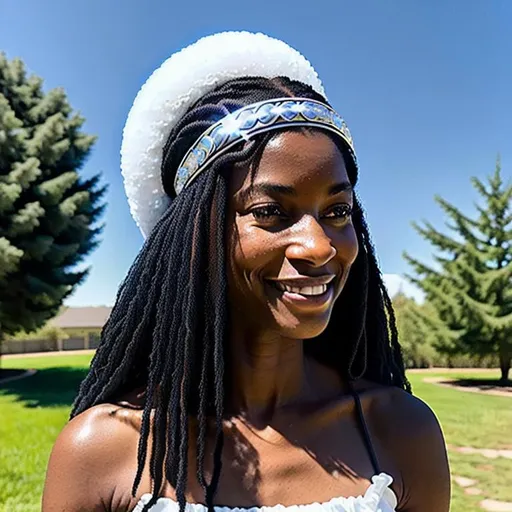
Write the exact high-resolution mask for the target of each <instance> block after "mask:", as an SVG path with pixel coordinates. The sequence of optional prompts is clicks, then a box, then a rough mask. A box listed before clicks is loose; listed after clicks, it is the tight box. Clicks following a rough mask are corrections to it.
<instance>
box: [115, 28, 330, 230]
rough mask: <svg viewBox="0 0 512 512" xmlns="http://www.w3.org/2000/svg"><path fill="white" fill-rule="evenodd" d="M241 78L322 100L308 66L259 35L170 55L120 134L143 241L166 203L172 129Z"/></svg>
mask: <svg viewBox="0 0 512 512" xmlns="http://www.w3.org/2000/svg"><path fill="white" fill-rule="evenodd" d="M244 76H262V77H266V78H274V77H276V76H286V77H288V78H290V79H292V80H298V81H300V82H303V83H305V84H307V85H310V86H311V87H313V89H315V90H316V91H317V92H318V93H320V94H322V95H323V96H324V97H325V92H324V89H323V86H322V83H321V81H320V79H319V78H318V75H317V73H316V72H315V70H314V69H313V67H312V66H311V64H310V63H309V62H308V61H307V60H306V59H305V58H304V57H303V56H302V55H301V54H300V53H299V52H298V51H296V50H294V49H293V48H291V47H290V46H288V45H287V44H286V43H284V42H282V41H280V40H278V39H273V38H271V37H268V36H266V35H264V34H253V33H250V32H222V33H220V34H214V35H212V36H208V37H204V38H202V39H200V40H199V41H197V42H196V43H194V44H192V45H190V46H188V47H187V48H185V49H183V50H181V51H179V52H177V53H175V54H174V55H172V56H171V57H170V58H169V59H167V60H166V61H165V62H164V63H163V64H162V65H161V66H160V67H159V68H158V69H157V70H156V71H154V72H153V74H152V75H151V76H150V77H149V79H148V80H147V82H146V83H145V84H144V85H143V86H142V88H141V90H140V91H139V93H138V94H137V97H136V98H135V101H134V103H133V106H132V108H131V110H130V113H129V114H128V119H127V121H126V125H125V127H124V130H123V141H122V146H121V172H122V175H123V178H124V186H125V190H126V195H127V196H128V203H129V205H130V211H131V213H132V216H133V218H134V219H135V222H136V223H137V225H138V226H139V228H140V230H141V231H142V234H143V236H144V237H147V236H148V235H149V233H150V231H151V230H152V228H153V227H154V226H155V224H156V223H157V222H158V220H159V219H160V217H161V216H162V215H163V213H164V212H165V210H166V208H167V207H168V205H169V203H170V201H171V200H170V198H169V197H168V196H167V195H166V193H165V192H164V190H163V186H162V182H161V178H160V167H161V164H162V150H163V146H164V145H165V143H166V141H167V138H168V137H169V134H170V132H171V130H172V128H173V127H174V125H175V124H176V123H177V122H178V121H179V119H180V118H181V117H182V116H183V115H184V114H185V113H186V112H187V110H188V108H189V107H190V106H191V105H192V104H193V103H195V102H196V101H197V100H198V99H199V98H201V97H202V96H203V95H204V94H206V93H207V92H209V91H211V90H213V89H215V88H216V87H218V86H219V85H222V84H223V83H225V82H227V81H229V80H231V79H233V78H238V77H244Z"/></svg>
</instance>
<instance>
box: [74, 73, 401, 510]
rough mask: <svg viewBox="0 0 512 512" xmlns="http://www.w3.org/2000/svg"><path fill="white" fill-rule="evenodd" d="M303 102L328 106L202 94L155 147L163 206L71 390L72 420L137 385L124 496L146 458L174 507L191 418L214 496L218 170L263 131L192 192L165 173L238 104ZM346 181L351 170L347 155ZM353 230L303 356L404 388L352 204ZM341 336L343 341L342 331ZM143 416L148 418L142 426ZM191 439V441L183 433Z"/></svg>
mask: <svg viewBox="0 0 512 512" xmlns="http://www.w3.org/2000/svg"><path fill="white" fill-rule="evenodd" d="M284 96H286V97H288V96H290V97H292V96H297V97H303V98H311V99H315V100H319V101H322V102H324V103H327V102H326V100H325V98H323V97H322V96H321V95H320V94H318V93H316V92H315V91H314V90H313V89H312V88H311V87H309V86H307V85H305V84H303V83H301V82H297V81H292V80H290V79H288V78H284V77H280V78H275V79H266V78H260V77H252V78H242V79H234V80H231V81H229V82H227V83H225V84H224V85H222V86H219V87H218V88H217V89H215V90H213V91H211V92H209V93H207V94H205V95H204V96H203V97H202V98H201V99H200V100H199V101H198V102H197V103H196V104H195V105H193V106H192V107H191V108H190V109H189V111H188V113H187V114H186V115H185V116H184V117H183V118H182V119H181V120H180V121H179V123H178V124H177V125H176V126H175V127H174V129H173V130H172V133H171V134H170V136H169V138H168V141H167V143H166V145H165V147H164V149H163V164H162V182H163V185H164V189H165V191H166V193H167V194H168V195H169V196H170V197H172V198H173V200H172V202H171V204H170V206H169V208H168V209H167V211H166V212H165V214H164V215H163V217H162V218H161V219H160V221H159V222H158V224H157V225H156V226H155V228H154V229H153V230H152V232H151V234H150V236H149V238H148V239H147V240H146V242H145V244H144V246H143V248H142V250H141V251H140V253H139V254H138V256H137V258H136V260H135V262H134V263H133V265H132V267H131V268H130V270H129V273H128V275H127V277H126V278H125V280H124V281H123V283H122V284H121V286H120V289H119V291H118V295H117V298H116V302H115V305H114V308H113V310H112V313H111V315H110V318H109V319H108V321H107V323H106V324H105V326H104V328H103V331H102V334H101V342H100V345H99V348H98V349H97V351H96V354H95V356H94V358H93V361H92V363H91V368H90V371H89V373H88V375H87V377H86V378H85V380H84V381H83V382H82V385H81V387H80V390H79V393H78V396H77V398H76V400H75V403H74V407H73V411H72V413H71V417H74V416H76V415H78V414H80V413H81V412H83V411H85V410H87V409H88V408H90V407H92V406H94V405H96V404H101V403H108V402H114V401H115V399H116V397H119V395H120V394H121V393H122V392H124V391H126V390H128V389H130V388H132V389H133V388H135V387H137V386H143V387H144V388H145V404H144V409H143V414H142V424H141V430H140V441H139V447H138V470H137V473H136V475H135V478H134V483H133V489H132V492H133V495H134V496H135V494H136V491H137V488H138V486H139V484H140V482H141V478H142V474H143V469H144V467H145V465H146V462H147V460H148V453H147V452H148V444H149V443H148V438H149V434H150V432H151V435H152V447H151V453H150V454H149V470H150V477H151V479H152V483H153V496H152V499H151V501H149V503H147V505H146V507H145V509H144V510H148V509H149V508H150V507H151V506H152V505H153V504H154V503H155V502H156V500H157V497H158V493H159V490H160V489H161V488H162V485H163V483H164V482H165V479H166V480H168V481H169V482H170V483H171V485H172V486H173V487H174V489H175V492H176V497H177V500H178V502H179V504H180V508H181V510H182V511H183V510H184V508H185V492H186V487H187V474H188V453H189V452H188V448H189V426H190V423H189V422H190V418H191V416H193V417H195V419H196V421H197V438H196V439H194V440H193V441H195V442H196V453H197V478H198V481H199V483H200V484H201V486H202V487H203V489H204V492H205V501H206V505H207V506H208V508H209V509H210V510H212V509H213V499H214V495H215V491H216V488H217V485H218V482H219V477H220V472H221V455H222V446H223V416H224V405H225V404H224V397H225V389H226V382H227V380H228V377H229V368H228V367H227V366H226V365H227V362H226V358H225V344H226V337H227V336H228V333H227V326H228V298H227V284H226V283H227V269H226V259H227V258H226V256H227V255H226V251H225V226H226V216H227V213H226V212H227V201H228V197H227V196H228V192H227V191H228V180H229V169H231V168H232V167H233V166H234V165H235V164H239V163H244V162H245V163H251V162H253V161H254V159H255V158H257V157H258V154H261V151H262V148H264V146H265V144H266V143H267V142H268V140H270V138H271V135H269V134H266V135H264V136H259V137H255V138H254V139H252V140H251V141H250V142H247V143H245V144H243V145H242V144H240V145H239V146H237V147H235V148H234V149H232V150H231V151H230V152H228V153H226V154H224V155H222V156H221V157H220V158H219V159H218V160H217V161H216V162H215V163H214V164H212V165H211V167H210V168H209V169H208V170H207V171H205V172H203V173H202V174H201V175H200V176H199V177H198V178H197V179H196V180H195V182H194V183H193V184H191V185H190V186H189V187H187V188H186V189H185V190H184V191H182V192H181V193H180V194H179V196H177V197H176V196H175V192H174V188H173V180H174V175H175V172H176V170H177V167H178V165H179V163H180V161H181V159H182V158H183V156H184V154H185V153H186V151H187V150H188V149H189V148H190V147H191V145H192V144H193V143H194V142H195V140H197V138H198V137H199V136H200V135H201V134H202V133H203V132H204V131H205V130H206V129H207V128H208V127H209V126H211V125H212V124H213V123H215V122H216V121H218V120H219V119H221V118H222V117H224V116H225V115H226V114H227V113H229V112H233V111H235V110H237V109H239V108H241V107H243V106H245V105H248V104H251V103H255V102H258V101H263V100H268V99H272V98H277V97H284ZM333 140H334V141H335V142H336V144H337V145H338V147H340V150H341V151H342V152H343V153H344V155H345V160H346V165H347V169H348V173H349V178H350V180H351V182H352V184H353V185H354V184H355V182H356V181H357V172H356V171H357V169H356V167H355V165H354V163H353V161H352V159H351V158H350V157H348V156H347V153H346V148H344V147H343V145H342V144H341V143H340V142H339V141H338V140H337V139H335V138H334V137H333ZM353 224H354V227H355V230H356V233H357V238H358V242H359V247H360V250H359V254H358V256H357V259H356V261H355V262H354V264H353V266H352V268H351V271H350V274H349V277H348V280H347V283H346V285H345V288H344V291H343V292H342V294H341V296H340V298H339V299H338V300H337V301H336V303H335V305H334V309H333V312H332V315H331V319H330V322H329V325H328V327H327V328H326V330H325V331H324V332H323V333H322V334H321V335H320V336H318V337H317V338H316V339H314V340H308V341H306V342H305V351H306V353H307V354H309V355H310V356H311V357H315V358H316V359H317V360H319V361H321V362H323V363H325V364H327V365H329V366H331V367H334V368H335V369H336V370H337V371H338V372H339V373H340V374H341V375H342V376H343V377H345V378H346V379H348V380H355V379H357V378H359V377H363V376H364V377H365V378H367V379H370V380H373V381H375V382H378V383H382V384H385V385H390V386H398V387H400V388H403V389H405V390H406V391H408V392H410V386H409V383H408V382H407V380H406V378H405V372H404V365H403V361H402V355H401V351H400V346H399V343H398V336H397V329H396V325H395V316H394V313H393V308H392V305H391V300H390V298H389V295H388V293H387V291H386V288H385V286H384V284H383V280H382V276H381V273H380V270H379V267H378V264H377V260H376V257H375V253H374V249H373V246H372V243H371V241H370V236H369V232H368V228H367V225H366V222H365V219H364V216H363V211H362V208H361V206H360V203H359V201H358V200H357V198H356V200H355V207H354V213H353ZM341 333H343V335H341ZM152 412H154V417H153V418H152ZM209 418H213V419H214V420H215V427H214V436H213V437H214V453H213V472H212V475H211V478H210V481H209V482H207V478H206V475H205V457H206V450H205V446H206V439H207V432H208V429H209V425H210V423H209V422H208V420H209ZM194 437H195V436H194Z"/></svg>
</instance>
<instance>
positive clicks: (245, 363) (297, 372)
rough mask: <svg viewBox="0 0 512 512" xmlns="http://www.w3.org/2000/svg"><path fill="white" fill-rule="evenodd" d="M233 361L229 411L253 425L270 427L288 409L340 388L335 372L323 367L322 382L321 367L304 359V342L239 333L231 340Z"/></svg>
mask: <svg viewBox="0 0 512 512" xmlns="http://www.w3.org/2000/svg"><path fill="white" fill-rule="evenodd" d="M231 361H232V364H231V365H230V367H231V368H230V370H231V383H230V387H231V390H232V392H231V397H230V398H231V400H230V405H231V407H230V409H232V410H233V412H235V413H239V414H243V415H244V417H245V418H246V419H248V420H249V421H251V423H266V424H268V423H270V422H271V421H272V419H273V418H274V416H275V415H276V413H278V412H279V411H280V410H282V409H283V408H285V407H290V406H293V405H299V404H304V403H306V402H310V401H313V400H315V399H321V398H323V397H322V396H321V395H324V393H325V392H326V388H328V389H329V391H328V393H329V394H332V393H333V392H337V391H338V390H339V389H340V388H341V386H340V382H339V379H338V377H337V376H336V375H335V374H334V372H331V371H330V370H327V369H325V368H323V367H322V369H321V370H320V371H321V372H322V373H325V376H320V379H319V365H318V364H315V363H312V362H310V361H309V360H308V359H307V358H306V357H305V355H304V350H303V343H302V341H301V340H296V339H289V338H282V337H278V336H267V337H259V338H258V339H255V338H254V337H252V338H249V337H248V336H244V335H242V333H238V334H237V335H234V336H232V337H231ZM322 377H324V378H322ZM319 385H320V387H319Z"/></svg>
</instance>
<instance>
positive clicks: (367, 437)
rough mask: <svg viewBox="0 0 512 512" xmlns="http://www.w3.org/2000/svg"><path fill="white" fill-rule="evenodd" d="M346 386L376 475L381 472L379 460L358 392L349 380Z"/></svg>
mask: <svg viewBox="0 0 512 512" xmlns="http://www.w3.org/2000/svg"><path fill="white" fill-rule="evenodd" d="M348 387H349V389H350V392H351V393H352V396H353V397H354V402H355V404H356V413H357V419H358V422H359V426H360V427H361V431H362V434H363V440H364V444H365V445H366V449H367V450H368V454H369V455H370V460H371V462H372V466H373V470H374V471H375V474H376V475H378V474H380V473H381V470H380V465H379V460H378V459H377V454H376V453H375V449H374V447H373V443H372V438H371V436H370V431H369V430H368V425H367V424H366V420H365V418H364V412H363V407H362V405H361V399H360V398H359V395H358V393H357V392H356V390H355V389H354V386H353V384H352V383H351V382H350V381H349V384H348Z"/></svg>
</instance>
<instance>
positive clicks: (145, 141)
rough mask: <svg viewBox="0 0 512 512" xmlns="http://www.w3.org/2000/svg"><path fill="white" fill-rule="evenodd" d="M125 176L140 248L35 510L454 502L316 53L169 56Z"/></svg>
mask: <svg viewBox="0 0 512 512" xmlns="http://www.w3.org/2000/svg"><path fill="white" fill-rule="evenodd" d="M122 168H123V175H124V178H125V186H126V191H127V195H128V199H129V202H130V206H131V210H132V213H133V215H134V218H135V220H136V221H137V223H138V225H139V226H140V227H141V229H142V231H143V233H144V234H145V235H148V238H147V240H146V243H145V245H144V247H143V249H142V250H141V252H140V254H139V255H138V257H137V259H136V261H135V263H134V264H133V266H132V268H131V269H130V272H129V274H128V276H127V278H126V279H125V281H124V283H123V284H122V286H121V288H120V290H119V293H118V297H117V300H116V304H115V306H114V308H113V311H112V314H111V317H110V319H109V321H108V323H107V324H106V326H105V328H104V330H103V333H102V341H101V345H100V347H99V349H98V351H97V353H96V355H95V357H94V359H93V362H92V365H91V369H90V372H89V374H88V376H87V377H86V379H85V381H84V382H83V384H82V386H81V388H80V392H79V395H78V397H77V399H76V402H75V404H74V409H73V412H72V420H71V421H70V423H69V424H68V425H67V426H66V427H65V428H64V430H63V432H62V433H61V434H60V436H59V438H58V440H57V442H56V444H55V447H54V450H53V453H52V456H51V459H50V463H49V468H48V475H47V481H46V486H45V492H44V498H43V511H44V512H54V511H61V510H62V511H66V512H73V511H81V510H84V511H85V510H87V511H90V510H108V511H136V512H140V511H142V510H151V511H152V512H158V511H175V510H176V511H177V510H178V509H179V510H184V509H185V507H186V504H188V503H195V504H196V505H194V506H193V507H192V508H191V510H196V511H197V512H200V511H203V510H206V508H208V509H209V510H210V511H211V510H213V509H214V507H216V506H222V507H225V508H224V510H226V511H227V510H230V509H232V508H238V509H239V508H251V509H254V510H260V509H262V510H265V511H266V512H273V511H274V509H275V510H276V512H277V510H282V508H283V506H284V507H288V506H294V505H300V506H301V510H303V512H310V511H313V510H319V509H325V510H328V509H331V508H335V509H336V510H338V511H340V512H341V511H343V512H355V511H361V512H362V511H370V512H377V511H379V512H393V511H401V512H446V511H448V509H449V494H450V488H449V471H448V464H447V460H446V452H445V448H444V442H443V438H442V435H441V432H440V428H439V426H438V423H437V421H436V419H435V417H434V415H433V414H432V412H431V411H430V410H429V409H428V407H427V406H426V405H424V404H423V403H422V402H421V401H419V400H418V399H416V398H414V397H413V396H412V395H411V394H410V388H409V384H408V382H407V380H406V378H405V374H404V367H403V362H402V357H401V353H400V346H399V344H398V341H397V332H396V327H395V320H394V315H393V310H392V307H391V301H390V299H389V297H388V294H387V292H386V289H385V287H384V285H383V282H382V278H381V274H380V272H379V269H378V266H377V261H376V258H375V254H374V252H373V248H372V245H371V242H370V238H369V233H368V229H367V227H366V223H365V220H364V217H363V212H362V209H361V206H360V203H359V201H358V199H357V197H356V196H355V194H354V188H355V186H356V184H357V177H358V168H357V162H356V157H355V153H354V146H353V142H352V138H351V136H350V132H349V131H348V128H347V126H346V124H345V122H344V121H343V120H342V119H341V117H340V116H339V115H338V114H337V113H336V112H335V111H334V110H333V109H332V108H331V107H330V106H329V104H328V103H327V100H326V97H325V93H324V90H323V88H322V85H321V83H320V81H319V79H318V77H317V75H316V73H315V72H314V70H313V68H312V67H311V65H310V64H309V62H307V61H306V60H305V59H304V57H302V56H301V55H300V54H299V53H297V52H296V51H295V50H293V49H291V48H290V47H289V46H287V45H285V44H284V43H282V42H280V41H277V40H275V39H271V38H268V37H266V36H263V35H261V34H249V33H223V34H217V35H215V36H211V37H208V38H205V39H203V40H200V41H199V42H197V43H196V44H195V45H192V46H190V47H188V48H186V49H185V50H183V51H182V52H180V53H178V54H175V55H173V56H172V57H171V58H170V59H169V60H168V61H166V62H165V63H164V64H163V65H162V67H161V68H160V69H159V70H157V71H156V72H155V73H154V74H153V75H152V76H151V77H150V79H149V80H148V82H147V83H146V84H145V86H144V87H143V88H142V89H141V91H140V93H139V95H138V96H137V98H136V100H135V103H134V105H133V107H132V110H131V112H130V115H129V117H128V121H127V124H126V127H125V130H124V138H123V147H122ZM200 503H204V505H200Z"/></svg>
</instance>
